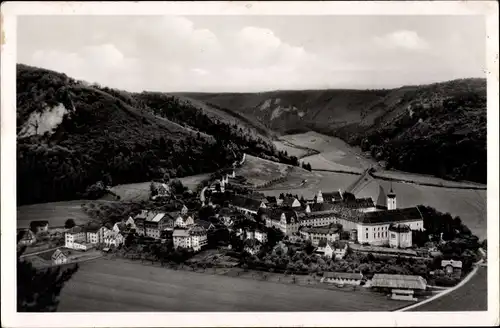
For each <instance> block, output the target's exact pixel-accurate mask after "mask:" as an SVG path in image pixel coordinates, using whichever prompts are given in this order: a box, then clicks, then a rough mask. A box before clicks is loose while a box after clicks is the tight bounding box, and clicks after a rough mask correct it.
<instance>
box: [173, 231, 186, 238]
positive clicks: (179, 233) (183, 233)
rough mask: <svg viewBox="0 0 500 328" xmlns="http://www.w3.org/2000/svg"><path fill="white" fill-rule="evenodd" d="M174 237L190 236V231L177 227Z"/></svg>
mask: <svg viewBox="0 0 500 328" xmlns="http://www.w3.org/2000/svg"><path fill="white" fill-rule="evenodd" d="M172 236H173V237H189V232H188V231H187V230H186V229H175V230H174V232H173V234H172Z"/></svg>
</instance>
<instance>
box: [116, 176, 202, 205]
mask: <svg viewBox="0 0 500 328" xmlns="http://www.w3.org/2000/svg"><path fill="white" fill-rule="evenodd" d="M208 178H210V174H208V173H207V174H197V175H192V176H187V177H184V178H179V180H180V181H181V182H182V184H183V185H184V186H186V187H187V188H188V189H190V190H193V191H194V190H196V188H197V187H198V185H199V184H200V183H202V182H203V181H204V180H206V179H208ZM150 185H151V182H150V181H148V182H138V183H128V184H122V185H117V186H114V187H112V188H110V189H111V191H112V192H114V193H115V194H116V195H118V196H120V200H122V201H128V202H130V201H132V202H138V201H142V200H148V199H149V194H150V190H149V188H150Z"/></svg>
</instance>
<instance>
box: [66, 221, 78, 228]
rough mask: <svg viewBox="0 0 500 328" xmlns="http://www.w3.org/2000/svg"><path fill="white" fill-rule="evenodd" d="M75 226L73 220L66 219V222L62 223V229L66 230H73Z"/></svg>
mask: <svg viewBox="0 0 500 328" xmlns="http://www.w3.org/2000/svg"><path fill="white" fill-rule="evenodd" d="M75 225H76V224H75V220H73V219H67V220H66V222H64V227H65V228H66V229H71V228H73V227H74V226H75Z"/></svg>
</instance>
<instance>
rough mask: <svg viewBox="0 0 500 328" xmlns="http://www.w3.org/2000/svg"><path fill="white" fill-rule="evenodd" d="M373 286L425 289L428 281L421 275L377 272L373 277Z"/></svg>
mask: <svg viewBox="0 0 500 328" xmlns="http://www.w3.org/2000/svg"><path fill="white" fill-rule="evenodd" d="M372 287H385V288H398V289H420V290H425V289H426V287H427V281H426V280H425V279H424V278H422V277H421V276H409V275H401V274H385V273H376V274H375V275H374V276H373V278H372Z"/></svg>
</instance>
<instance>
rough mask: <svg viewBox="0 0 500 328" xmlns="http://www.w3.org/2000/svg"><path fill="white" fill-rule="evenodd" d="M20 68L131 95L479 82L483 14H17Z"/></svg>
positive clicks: (481, 61) (483, 64)
mask: <svg viewBox="0 0 500 328" xmlns="http://www.w3.org/2000/svg"><path fill="white" fill-rule="evenodd" d="M17 41H18V43H17V57H18V63H23V64H27V65H33V66H38V67H43V68H47V69H51V70H55V71H59V72H63V73H66V74H67V75H68V76H71V77H73V78H76V79H81V80H85V81H87V82H90V83H94V82H97V83H99V84H101V85H103V86H109V87H113V88H119V89H124V90H128V91H143V90H149V91H162V92H182V91H185V92H188V91H189V92H191V91H193V92H196V91H197V92H259V91H268V90H299V89H328V88H355V89H378V88H394V87H400V86H403V85H415V84H426V83H433V82H440V81H446V80H451V79H456V78H467V77H485V73H484V70H485V65H486V61H485V56H486V53H485V41H486V28H485V21H484V18H483V17H482V16H422V15H419V16H373V15H371V16H366V15H365V16H332V15H328V16H326V15H325V16H222V15H221V16H209V15H204V16H20V17H18V29H17Z"/></svg>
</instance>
